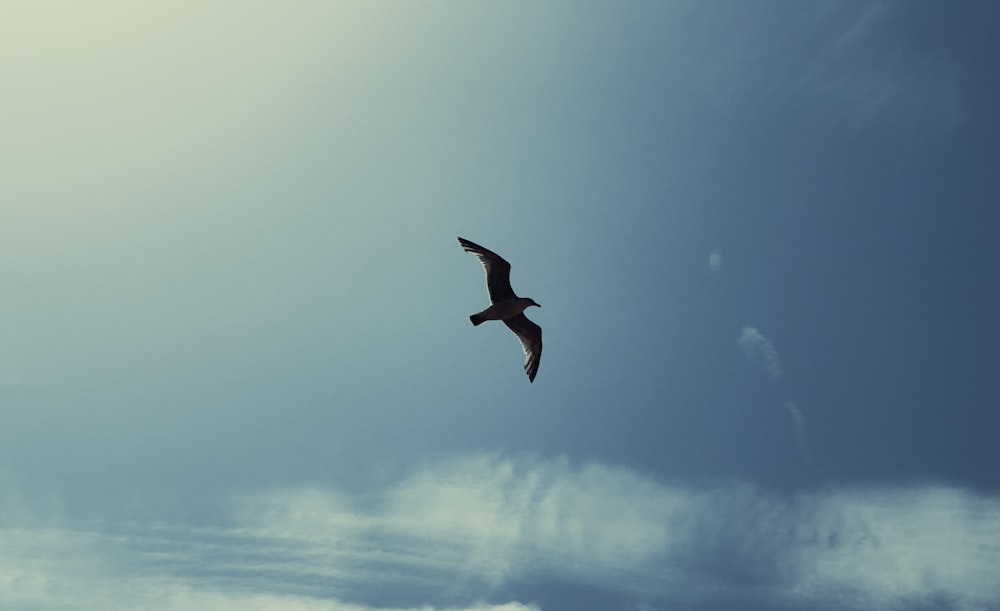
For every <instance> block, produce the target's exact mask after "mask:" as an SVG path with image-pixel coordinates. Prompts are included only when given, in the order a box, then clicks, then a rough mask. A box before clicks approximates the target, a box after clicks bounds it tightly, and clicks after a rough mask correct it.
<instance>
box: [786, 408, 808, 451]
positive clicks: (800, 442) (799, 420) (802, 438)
mask: <svg viewBox="0 0 1000 611" xmlns="http://www.w3.org/2000/svg"><path fill="white" fill-rule="evenodd" d="M784 408H785V411H787V412H788V415H789V416H791V418H792V425H793V426H794V428H795V446H796V447H797V448H798V449H799V454H801V455H802V458H804V459H806V460H808V459H809V456H810V452H809V444H808V443H807V442H806V418H805V416H803V415H802V410H800V409H799V406H798V405H797V404H796V403H795V401H789V402H787V403H785V405H784Z"/></svg>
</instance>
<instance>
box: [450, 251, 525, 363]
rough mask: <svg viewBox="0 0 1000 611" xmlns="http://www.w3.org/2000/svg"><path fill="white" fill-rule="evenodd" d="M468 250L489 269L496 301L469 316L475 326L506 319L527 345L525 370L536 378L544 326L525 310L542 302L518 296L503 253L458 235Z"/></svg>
mask: <svg viewBox="0 0 1000 611" xmlns="http://www.w3.org/2000/svg"><path fill="white" fill-rule="evenodd" d="M458 243H459V244H461V245H462V248H464V249H465V252H471V253H472V254H474V255H476V258H478V259H479V262H480V263H482V264H483V269H485V270H486V290H487V291H489V294H490V302H491V304H492V305H490V307H488V308H486V309H485V310H483V311H482V312H479V313H478V314H473V315H472V316H470V317H469V320H471V321H472V324H473V326H475V325H478V324H481V323H482V322H483V321H486V320H502V321H503V324H505V325H507V328H508V329H510V330H511V331H513V332H514V335H516V336H517V339H518V340H519V341H520V342H521V348H522V349H524V371H525V372H526V373H527V374H528V381H529V382H534V381H535V374H537V373H538V363H539V361H541V359H542V328H541V327H539V326H538V325H536V324H535V323H533V322H531V321H530V320H528V317H527V316H525V315H524V310H525V308H527V307H528V306H538V307H542V306H540V305H538V304H537V303H535V300H534V299H532V298H530V297H518V296H517V295H515V294H514V289H512V288H510V263H507V262H506V261H505V260H504V258H503V257H501V256H500V255H498V254H497V253H495V252H493V251H492V250H488V249H486V248H483V247H482V246H480V245H479V244H476V243H475V242H470V241H468V240H466V239H465V238H458Z"/></svg>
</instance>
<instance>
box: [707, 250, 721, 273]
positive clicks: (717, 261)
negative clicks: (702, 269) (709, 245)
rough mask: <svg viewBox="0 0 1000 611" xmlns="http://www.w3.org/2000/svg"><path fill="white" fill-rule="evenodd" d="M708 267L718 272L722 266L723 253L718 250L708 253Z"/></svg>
mask: <svg viewBox="0 0 1000 611" xmlns="http://www.w3.org/2000/svg"><path fill="white" fill-rule="evenodd" d="M708 267H709V268H710V269H711V270H712V271H713V272H717V271H719V269H720V268H722V253H721V252H719V251H718V250H713V251H712V252H711V253H710V254H709V255H708Z"/></svg>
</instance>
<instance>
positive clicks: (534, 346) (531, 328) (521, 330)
mask: <svg viewBox="0 0 1000 611" xmlns="http://www.w3.org/2000/svg"><path fill="white" fill-rule="evenodd" d="M503 323H504V324H505V325H507V328H509V329H510V330H511V331H513V332H514V335H516V336H517V339H518V340H519V341H520V342H521V348H522V349H523V350H524V371H525V373H527V374H528V381H529V382H534V381H535V375H536V374H537V373H538V364H539V363H540V362H541V361H542V328H541V327H539V326H538V325H536V324H535V323H533V322H531V321H530V320H528V317H527V316H525V315H524V314H518V315H517V316H514V317H513V318H508V319H507V320H505V321H503Z"/></svg>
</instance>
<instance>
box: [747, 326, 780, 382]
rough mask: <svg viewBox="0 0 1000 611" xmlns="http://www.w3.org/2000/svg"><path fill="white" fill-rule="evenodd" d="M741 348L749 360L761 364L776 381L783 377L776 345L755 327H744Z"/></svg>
mask: <svg viewBox="0 0 1000 611" xmlns="http://www.w3.org/2000/svg"><path fill="white" fill-rule="evenodd" d="M739 344H740V348H742V349H743V353H744V354H746V356H747V358H748V359H750V360H752V361H757V362H758V363H760V364H761V365H762V366H763V367H764V370H765V371H766V372H767V373H768V375H770V376H771V377H772V378H774V379H778V378H780V377H781V362H780V361H779V360H778V352H777V351H776V350H775V349H774V344H772V343H771V340H769V339H767V337H765V336H764V334H763V333H761V332H760V331H758V330H757V329H756V328H755V327H751V326H746V327H743V331H742V332H741V333H740V340H739Z"/></svg>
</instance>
